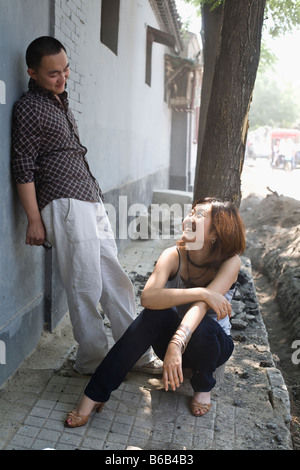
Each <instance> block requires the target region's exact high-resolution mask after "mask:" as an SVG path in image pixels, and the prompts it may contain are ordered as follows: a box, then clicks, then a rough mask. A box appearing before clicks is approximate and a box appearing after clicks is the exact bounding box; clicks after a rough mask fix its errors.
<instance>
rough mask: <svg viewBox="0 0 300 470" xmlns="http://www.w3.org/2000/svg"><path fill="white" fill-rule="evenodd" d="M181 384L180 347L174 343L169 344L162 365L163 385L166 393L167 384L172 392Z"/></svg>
mask: <svg viewBox="0 0 300 470" xmlns="http://www.w3.org/2000/svg"><path fill="white" fill-rule="evenodd" d="M182 382H183V373H182V355H181V351H180V347H179V346H177V345H176V344H174V343H170V344H169V346H168V349H167V352H166V354H165V357H164V365H163V383H164V388H165V390H166V391H168V389H169V384H170V386H171V389H172V390H173V391H175V390H176V388H178V387H179V385H180V384H181V383H182Z"/></svg>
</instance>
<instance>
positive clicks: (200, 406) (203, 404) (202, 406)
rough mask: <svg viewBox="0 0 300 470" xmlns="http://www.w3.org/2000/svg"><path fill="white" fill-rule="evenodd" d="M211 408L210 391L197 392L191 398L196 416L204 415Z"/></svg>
mask: <svg viewBox="0 0 300 470" xmlns="http://www.w3.org/2000/svg"><path fill="white" fill-rule="evenodd" d="M210 408H211V403H210V392H196V393H194V396H193V398H192V400H191V405H190V409H191V413H192V414H193V415H194V416H203V415H205V413H207V412H208V411H209V410H210Z"/></svg>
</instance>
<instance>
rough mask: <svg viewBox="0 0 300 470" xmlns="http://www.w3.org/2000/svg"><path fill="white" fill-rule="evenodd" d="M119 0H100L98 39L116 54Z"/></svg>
mask: <svg viewBox="0 0 300 470" xmlns="http://www.w3.org/2000/svg"><path fill="white" fill-rule="evenodd" d="M119 14H120V0H102V7H101V32H100V40H101V42H102V43H103V44H105V45H106V46H107V47H108V48H109V49H110V50H111V51H112V52H114V54H116V55H118V38H119V19H120V18H119Z"/></svg>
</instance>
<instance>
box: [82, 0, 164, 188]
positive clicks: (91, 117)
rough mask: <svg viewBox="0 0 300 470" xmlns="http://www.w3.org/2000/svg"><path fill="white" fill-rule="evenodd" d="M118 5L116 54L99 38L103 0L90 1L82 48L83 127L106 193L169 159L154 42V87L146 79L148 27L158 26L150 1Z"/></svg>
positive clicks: (159, 57) (158, 50)
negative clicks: (118, 20)
mask: <svg viewBox="0 0 300 470" xmlns="http://www.w3.org/2000/svg"><path fill="white" fill-rule="evenodd" d="M120 3H121V6H120V27H119V47H118V55H117V56H116V55H115V54H114V53H113V52H112V51H111V50H109V49H108V48H107V47H106V46H105V45H103V44H102V43H101V42H100V16H101V2H100V1H99V0H89V1H88V2H87V5H86V6H87V8H86V10H85V14H86V25H85V28H84V30H85V37H84V41H83V42H81V49H80V56H81V61H80V67H81V72H83V74H84V78H83V87H82V93H83V97H82V102H83V108H84V112H83V114H82V115H81V116H79V126H80V130H81V136H82V141H83V143H84V144H85V145H86V146H87V147H88V149H89V153H88V159H89V162H90V164H91V167H92V169H93V171H94V172H95V174H96V176H97V178H98V180H99V182H100V185H101V187H102V189H103V191H104V192H107V191H109V190H111V189H113V188H116V187H119V186H121V185H124V184H128V183H130V182H135V181H138V180H140V179H142V178H145V177H147V176H148V175H151V174H152V173H155V172H157V171H158V170H160V169H166V168H167V167H168V166H169V158H170V132H171V130H170V127H171V112H170V110H169V109H168V106H167V104H166V103H165V102H164V53H165V51H166V49H165V47H164V46H162V45H159V44H154V45H153V55H152V85H151V87H149V86H148V85H146V83H145V64H146V27H147V24H149V25H150V26H152V27H154V28H159V26H158V24H157V21H156V19H155V16H154V13H153V11H152V9H151V7H150V5H149V2H148V1H146V0H143V1H142V2H141V1H139V0H126V1H124V0H121V2H120Z"/></svg>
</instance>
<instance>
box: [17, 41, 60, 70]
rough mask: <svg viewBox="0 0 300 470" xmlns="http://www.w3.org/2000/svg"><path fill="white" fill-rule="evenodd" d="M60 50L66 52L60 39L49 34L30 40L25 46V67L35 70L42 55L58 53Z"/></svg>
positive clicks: (39, 63)
mask: <svg viewBox="0 0 300 470" xmlns="http://www.w3.org/2000/svg"><path fill="white" fill-rule="evenodd" d="M61 50H63V51H65V52H67V51H66V48H65V46H64V45H63V44H62V43H61V42H60V41H58V40H57V39H55V38H53V37H51V36H41V37H39V38H37V39H35V40H34V41H32V43H31V44H29V46H28V48H27V51H26V64H27V67H28V68H29V69H35V70H37V69H38V68H39V67H40V65H41V62H42V59H43V57H44V56H46V55H56V54H59V53H60V52H61Z"/></svg>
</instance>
